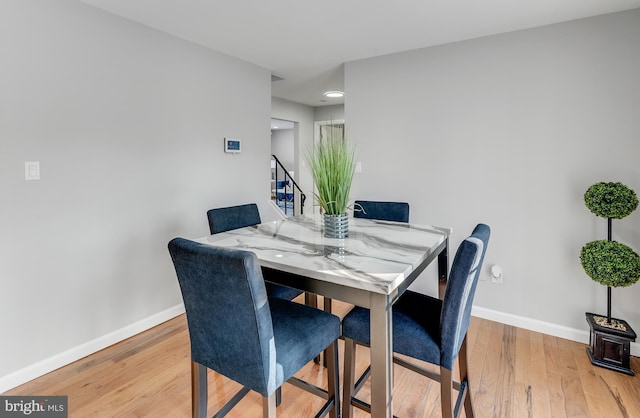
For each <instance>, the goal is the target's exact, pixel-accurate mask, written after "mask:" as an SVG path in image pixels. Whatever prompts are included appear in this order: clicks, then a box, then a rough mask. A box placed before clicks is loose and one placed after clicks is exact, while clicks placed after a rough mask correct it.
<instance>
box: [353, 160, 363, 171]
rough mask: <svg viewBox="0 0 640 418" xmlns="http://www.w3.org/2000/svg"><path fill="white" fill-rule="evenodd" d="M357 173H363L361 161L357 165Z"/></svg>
mask: <svg viewBox="0 0 640 418" xmlns="http://www.w3.org/2000/svg"><path fill="white" fill-rule="evenodd" d="M355 172H356V173H362V163H361V162H360V161H358V162H357V163H356V169H355Z"/></svg>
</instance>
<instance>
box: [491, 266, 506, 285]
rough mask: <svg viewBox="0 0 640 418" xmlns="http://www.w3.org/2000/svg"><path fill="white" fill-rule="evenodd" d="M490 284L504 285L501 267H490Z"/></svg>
mask: <svg viewBox="0 0 640 418" xmlns="http://www.w3.org/2000/svg"><path fill="white" fill-rule="evenodd" d="M491 283H495V284H504V273H503V272H502V267H500V266H498V265H493V266H491Z"/></svg>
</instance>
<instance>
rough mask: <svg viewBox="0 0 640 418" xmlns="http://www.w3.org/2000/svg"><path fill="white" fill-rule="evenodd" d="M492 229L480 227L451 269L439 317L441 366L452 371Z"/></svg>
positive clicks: (464, 244)
mask: <svg viewBox="0 0 640 418" xmlns="http://www.w3.org/2000/svg"><path fill="white" fill-rule="evenodd" d="M490 235H491V229H490V228H489V226H488V225H485V224H478V225H477V226H476V227H475V229H474V230H473V233H472V234H471V236H469V237H468V238H467V239H465V240H464V241H462V243H461V244H460V246H459V247H458V250H457V251H456V255H455V258H454V259H453V263H452V265H451V272H450V274H449V279H448V281H447V288H446V290H445V293H444V298H443V301H442V314H441V317H440V335H441V345H440V348H441V363H440V364H441V365H442V366H444V367H446V368H447V369H449V370H453V364H454V361H455V359H456V357H457V355H458V352H459V351H460V346H461V345H462V341H463V340H464V337H465V335H466V333H467V329H468V328H469V319H470V316H471V307H472V305H473V297H474V295H475V292H476V285H477V284H478V277H479V275H480V271H481V270H482V263H483V261H484V254H485V252H486V250H487V244H488V243H489V236H490Z"/></svg>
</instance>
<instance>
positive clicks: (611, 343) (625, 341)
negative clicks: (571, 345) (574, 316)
mask: <svg viewBox="0 0 640 418" xmlns="http://www.w3.org/2000/svg"><path fill="white" fill-rule="evenodd" d="M586 317H587V323H588V324H589V327H590V328H591V333H590V335H589V347H587V354H589V359H590V360H591V363H592V364H595V365H596V366H600V367H604V368H607V369H611V370H615V371H617V372H621V373H625V374H628V375H631V376H634V375H635V373H634V372H633V370H631V367H630V362H629V355H630V343H631V342H633V341H635V340H636V333H635V332H634V331H633V329H632V328H631V327H630V326H629V324H628V323H627V321H623V320H621V319H616V318H611V319H612V322H614V323H616V324H617V325H618V326H619V328H611V327H609V326H604V325H601V324H599V323H598V322H599V320H598V317H600V318H604V320H605V321H606V319H607V316H606V315H598V314H593V313H589V312H587V313H586ZM600 322H601V321H600Z"/></svg>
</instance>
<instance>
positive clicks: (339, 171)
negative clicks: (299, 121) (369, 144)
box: [307, 135, 355, 215]
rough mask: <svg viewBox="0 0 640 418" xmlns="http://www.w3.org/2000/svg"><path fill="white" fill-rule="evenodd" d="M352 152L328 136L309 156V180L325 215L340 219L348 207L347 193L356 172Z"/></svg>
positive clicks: (341, 140)
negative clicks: (310, 179) (313, 184)
mask: <svg viewBox="0 0 640 418" xmlns="http://www.w3.org/2000/svg"><path fill="white" fill-rule="evenodd" d="M354 156H355V148H354V147H353V146H352V145H351V144H349V143H348V142H347V141H346V140H345V139H343V138H340V137H336V136H334V135H329V137H328V138H326V139H323V140H322V141H318V142H317V143H316V144H315V146H314V147H313V148H312V149H311V150H310V151H309V152H308V154H307V160H308V163H309V167H310V169H311V177H313V181H314V182H315V185H316V190H317V193H314V196H315V197H316V199H317V201H318V204H319V205H320V207H321V208H322V210H323V212H324V213H325V214H327V215H342V214H344V213H346V212H347V207H348V206H349V192H350V190H351V181H352V180H353V173H354V171H355V162H354Z"/></svg>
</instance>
